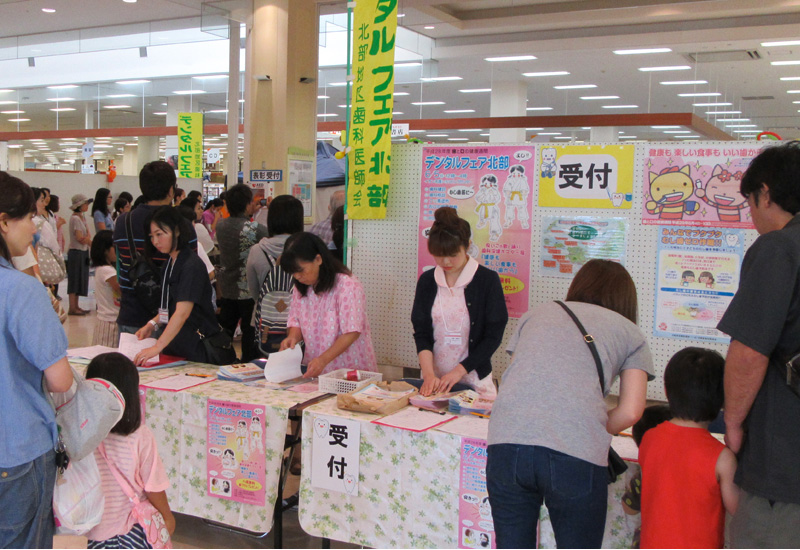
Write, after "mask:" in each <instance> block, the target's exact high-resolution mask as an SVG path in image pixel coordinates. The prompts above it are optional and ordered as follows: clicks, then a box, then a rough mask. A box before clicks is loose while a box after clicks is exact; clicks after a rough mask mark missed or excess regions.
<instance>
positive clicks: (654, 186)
mask: <svg viewBox="0 0 800 550" xmlns="http://www.w3.org/2000/svg"><path fill="white" fill-rule="evenodd" d="M762 147H763V145H762V144H760V143H745V144H734V145H731V146H727V145H725V146H713V147H712V146H705V145H703V144H702V143H698V144H693V145H691V146H690V145H688V144H687V145H676V146H673V147H670V146H667V147H650V148H648V150H647V158H646V159H645V163H644V166H645V171H644V182H643V184H644V208H643V211H642V223H643V224H645V225H684V226H694V227H730V228H740V229H752V228H753V221H752V219H751V217H750V208H749V207H748V206H747V201H746V200H745V198H744V197H743V196H742V195H741V193H739V185H740V184H741V182H742V176H743V175H744V172H745V170H747V167H748V166H749V165H750V161H751V160H752V159H753V157H755V156H756V155H758V153H759V152H760V150H761V148H762Z"/></svg>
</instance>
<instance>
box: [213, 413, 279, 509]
mask: <svg viewBox="0 0 800 550" xmlns="http://www.w3.org/2000/svg"><path fill="white" fill-rule="evenodd" d="M206 441H207V443H206V450H207V452H206V457H207V460H206V466H207V467H206V471H207V472H208V473H207V475H208V494H209V495H210V496H212V497H219V498H224V499H227V500H233V501H236V502H241V503H243V504H255V505H257V506H264V503H265V496H266V490H265V483H266V459H265V456H264V449H265V447H264V445H265V444H264V407H263V406H261V405H246V404H244V403H232V402H229V401H217V400H216V399H209V400H208V434H207V438H206Z"/></svg>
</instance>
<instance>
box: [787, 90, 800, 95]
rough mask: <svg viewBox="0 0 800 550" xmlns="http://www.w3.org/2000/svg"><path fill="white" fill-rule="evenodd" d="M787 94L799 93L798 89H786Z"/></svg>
mask: <svg viewBox="0 0 800 550" xmlns="http://www.w3.org/2000/svg"><path fill="white" fill-rule="evenodd" d="M786 93H787V94H800V90H786Z"/></svg>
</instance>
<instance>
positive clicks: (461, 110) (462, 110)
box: [443, 109, 475, 114]
mask: <svg viewBox="0 0 800 550" xmlns="http://www.w3.org/2000/svg"><path fill="white" fill-rule="evenodd" d="M443 112H445V113H448V114H454V113H474V112H475V109H451V110H449V111H443Z"/></svg>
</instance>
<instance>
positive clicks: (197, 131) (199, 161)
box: [178, 113, 203, 178]
mask: <svg viewBox="0 0 800 550" xmlns="http://www.w3.org/2000/svg"><path fill="white" fill-rule="evenodd" d="M178 177H179V178H202V177H203V113H178Z"/></svg>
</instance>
